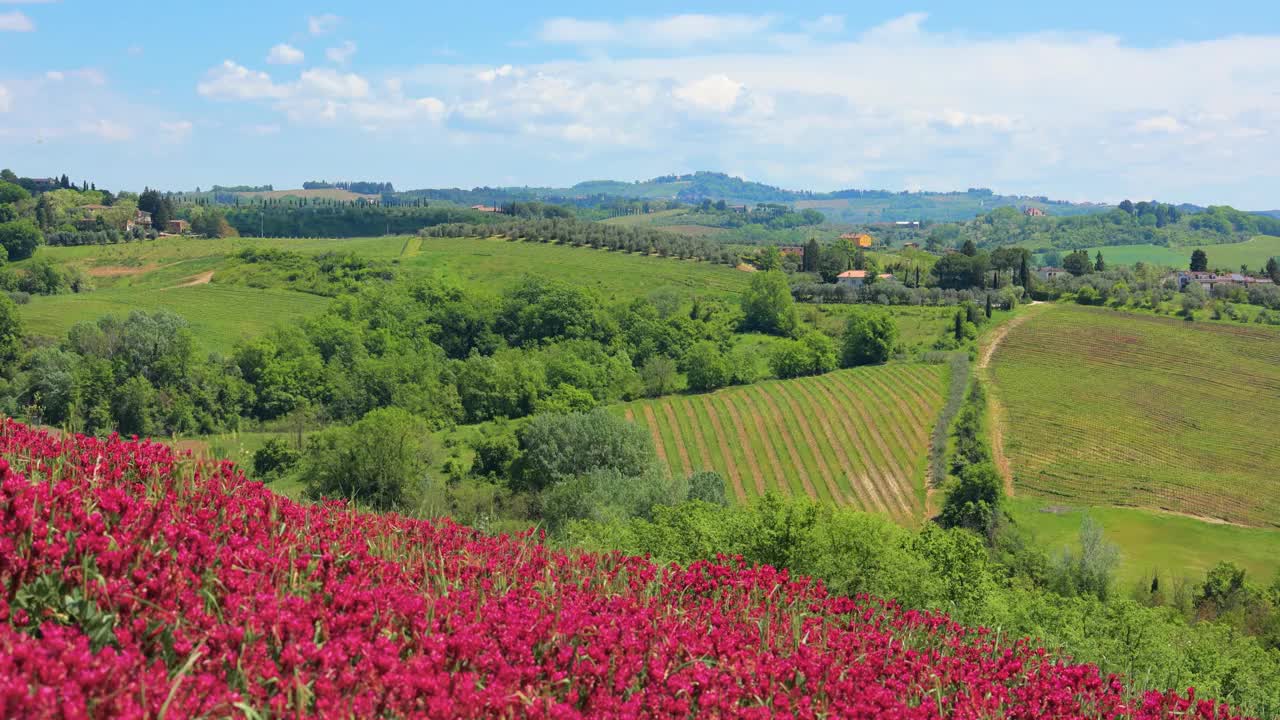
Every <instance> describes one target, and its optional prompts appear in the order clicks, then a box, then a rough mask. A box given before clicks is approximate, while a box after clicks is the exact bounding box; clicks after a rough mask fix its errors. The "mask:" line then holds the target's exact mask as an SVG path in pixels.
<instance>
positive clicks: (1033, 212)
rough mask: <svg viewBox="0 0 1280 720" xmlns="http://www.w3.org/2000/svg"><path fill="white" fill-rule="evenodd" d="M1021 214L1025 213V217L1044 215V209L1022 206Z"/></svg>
mask: <svg viewBox="0 0 1280 720" xmlns="http://www.w3.org/2000/svg"><path fill="white" fill-rule="evenodd" d="M1022 214H1023V215H1026V216H1027V217H1044V216H1045V211H1043V210H1041V209H1040V208H1038V207H1029V208H1023V210H1022Z"/></svg>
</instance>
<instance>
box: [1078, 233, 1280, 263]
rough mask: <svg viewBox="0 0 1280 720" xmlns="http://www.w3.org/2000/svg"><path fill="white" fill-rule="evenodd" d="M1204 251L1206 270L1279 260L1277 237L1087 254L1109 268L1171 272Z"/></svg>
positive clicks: (1123, 247)
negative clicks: (1167, 269) (1153, 267)
mask: <svg viewBox="0 0 1280 720" xmlns="http://www.w3.org/2000/svg"><path fill="white" fill-rule="evenodd" d="M1197 249H1199V250H1204V251H1205V254H1206V255H1208V256H1209V267H1211V268H1222V269H1226V270H1239V269H1240V266H1241V265H1248V266H1249V268H1250V269H1253V270H1257V269H1260V268H1261V267H1262V266H1263V265H1266V264H1267V258H1271V257H1280V237H1271V236H1269V235H1259V236H1258V237H1255V238H1253V239H1251V240H1247V241H1245V242H1239V243H1224V244H1221V245H1201V246H1198V247H1190V246H1188V247H1174V248H1169V247H1165V246H1163V245H1110V246H1107V247H1097V248H1089V254H1090V255H1093V254H1094V253H1097V252H1101V253H1102V257H1103V258H1105V259H1106V261H1107V264H1109V265H1133V264H1134V263H1138V262H1143V263H1146V264H1148V265H1167V266H1169V267H1173V268H1185V267H1186V266H1187V265H1188V264H1190V262H1191V253H1192V252H1194V251H1196V250H1197Z"/></svg>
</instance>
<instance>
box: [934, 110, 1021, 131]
mask: <svg viewBox="0 0 1280 720" xmlns="http://www.w3.org/2000/svg"><path fill="white" fill-rule="evenodd" d="M937 121H938V122H939V123H940V124H941V125H944V126H946V127H949V128H955V129H959V128H990V129H993V130H1010V129H1012V128H1013V124H1014V119H1013V118H1011V117H1009V116H1008V115H1000V114H998V113H992V114H989V115H983V114H979V113H967V112H963V111H960V110H951V109H947V110H943V111H942V112H941V113H940V114H939V115H938V118H937Z"/></svg>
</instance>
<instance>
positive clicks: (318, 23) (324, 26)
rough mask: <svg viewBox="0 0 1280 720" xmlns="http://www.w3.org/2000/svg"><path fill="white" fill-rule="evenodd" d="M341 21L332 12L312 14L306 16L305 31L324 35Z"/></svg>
mask: <svg viewBox="0 0 1280 720" xmlns="http://www.w3.org/2000/svg"><path fill="white" fill-rule="evenodd" d="M341 23H342V18H340V17H338V16H337V15H334V14H332V13H325V14H323V15H312V16H311V17H308V18H307V32H310V33H311V34H312V35H326V34H328V33H331V32H333V31H334V29H335V28H337V27H338V25H340V24H341Z"/></svg>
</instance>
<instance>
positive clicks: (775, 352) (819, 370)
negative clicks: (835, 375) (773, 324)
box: [769, 330, 836, 379]
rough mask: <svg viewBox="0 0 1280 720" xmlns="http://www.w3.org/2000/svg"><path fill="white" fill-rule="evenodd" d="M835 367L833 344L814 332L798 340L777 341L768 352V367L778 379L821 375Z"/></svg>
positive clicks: (827, 338) (824, 336) (822, 335)
mask: <svg viewBox="0 0 1280 720" xmlns="http://www.w3.org/2000/svg"><path fill="white" fill-rule="evenodd" d="M835 366H836V350H835V343H834V342H832V340H831V338H829V337H827V336H826V335H825V334H823V333H820V332H818V331H816V330H815V331H812V332H808V333H805V335H804V337H802V338H800V339H799V340H779V341H777V342H775V343H774V344H773V347H772V348H771V349H770V351H769V367H770V369H772V370H773V374H774V375H776V376H777V377H779V378H784V379H785V378H794V377H802V376H805V375H821V374H823V373H825V372H829V371H831V370H833V369H835Z"/></svg>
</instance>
